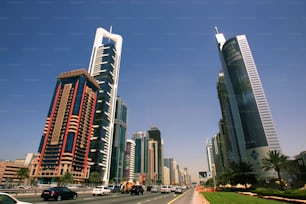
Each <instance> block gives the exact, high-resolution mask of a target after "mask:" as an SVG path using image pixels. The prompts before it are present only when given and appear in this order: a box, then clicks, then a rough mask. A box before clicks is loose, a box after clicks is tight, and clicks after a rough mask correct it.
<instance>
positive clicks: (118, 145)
mask: <svg viewBox="0 0 306 204" xmlns="http://www.w3.org/2000/svg"><path fill="white" fill-rule="evenodd" d="M126 134H127V105H126V104H125V103H124V102H123V100H122V98H120V97H117V102H116V114H115V128H114V132H113V135H114V136H113V145H112V159H111V167H110V180H112V181H113V182H116V183H119V182H120V181H121V180H122V179H123V178H124V176H123V170H124V169H123V168H124V167H123V164H124V154H125V147H126V146H125V145H126Z"/></svg>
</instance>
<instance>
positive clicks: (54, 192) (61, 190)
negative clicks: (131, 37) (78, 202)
mask: <svg viewBox="0 0 306 204" xmlns="http://www.w3.org/2000/svg"><path fill="white" fill-rule="evenodd" d="M40 197H41V198H43V199H44V200H45V201H47V200H49V199H54V200H57V201H61V200H62V199H73V200H75V199H77V197H78V194H77V192H75V191H72V190H71V189H69V188H67V187H51V188H48V189H47V190H43V192H42V193H41V196H40Z"/></svg>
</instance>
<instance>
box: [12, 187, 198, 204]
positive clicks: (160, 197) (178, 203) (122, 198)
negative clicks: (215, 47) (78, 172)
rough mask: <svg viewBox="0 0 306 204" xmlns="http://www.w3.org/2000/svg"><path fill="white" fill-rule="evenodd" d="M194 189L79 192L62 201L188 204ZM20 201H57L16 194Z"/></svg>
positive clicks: (41, 202)
mask: <svg viewBox="0 0 306 204" xmlns="http://www.w3.org/2000/svg"><path fill="white" fill-rule="evenodd" d="M193 195H194V189H189V190H187V191H186V192H184V193H183V194H178V195H176V194H174V193H169V194H161V193H151V192H144V194H143V195H130V194H121V193H111V194H110V195H105V196H92V195H91V194H79V196H78V198H77V199H76V200H62V201H60V203H63V204H64V203H74V204H78V203H79V204H80V203H86V204H98V203H99V204H101V203H103V204H116V203H124V204H188V203H194V202H193V199H194V198H193ZM16 198H18V199H19V200H20V201H25V202H30V203H34V204H52V203H53V204H54V203H58V202H57V201H53V200H50V201H43V199H42V198H40V195H36V196H34V195H27V196H16Z"/></svg>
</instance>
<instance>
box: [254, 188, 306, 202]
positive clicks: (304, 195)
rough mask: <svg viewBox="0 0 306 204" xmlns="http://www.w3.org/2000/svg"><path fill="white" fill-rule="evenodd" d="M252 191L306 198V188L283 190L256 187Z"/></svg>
mask: <svg viewBox="0 0 306 204" xmlns="http://www.w3.org/2000/svg"><path fill="white" fill-rule="evenodd" d="M252 192H253V193H257V194H258V195H263V196H279V197H284V198H292V199H302V200H306V190H294V189H287V190H285V191H281V190H278V189H273V188H256V189H255V190H253V191H252Z"/></svg>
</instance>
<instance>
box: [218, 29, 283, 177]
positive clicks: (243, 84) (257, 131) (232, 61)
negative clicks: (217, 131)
mask: <svg viewBox="0 0 306 204" xmlns="http://www.w3.org/2000/svg"><path fill="white" fill-rule="evenodd" d="M216 39H217V43H218V49H219V54H220V59H221V63H222V67H223V73H224V83H225V87H226V94H227V97H228V103H229V108H230V111H231V118H232V119H233V121H231V122H232V124H233V125H234V128H235V137H236V138H237V140H236V142H238V143H239V145H237V146H236V147H239V148H240V149H239V150H238V151H240V154H241V158H242V159H244V158H247V160H248V161H249V162H250V163H251V164H253V167H254V168H255V170H256V172H257V173H258V175H264V173H265V172H263V170H262V168H261V167H260V162H261V159H262V158H264V157H266V155H267V152H268V151H269V150H277V151H281V149H280V145H279V141H278V137H277V135H276V130H275V127H274V124H273V121H272V115H271V112H270V108H269V105H268V102H267V99H266V96H265V93H264V90H263V87H262V84H261V81H260V78H259V75H258V72H257V68H256V65H255V62H254V59H253V56H252V53H251V50H250V47H249V44H248V41H247V38H246V36H245V35H238V36H235V37H233V38H231V39H229V40H225V37H224V35H223V34H222V33H219V32H218V31H217V33H216ZM226 119H227V121H226V122H227V123H226V124H227V125H229V121H228V119H229V118H226ZM245 155H246V156H245Z"/></svg>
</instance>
